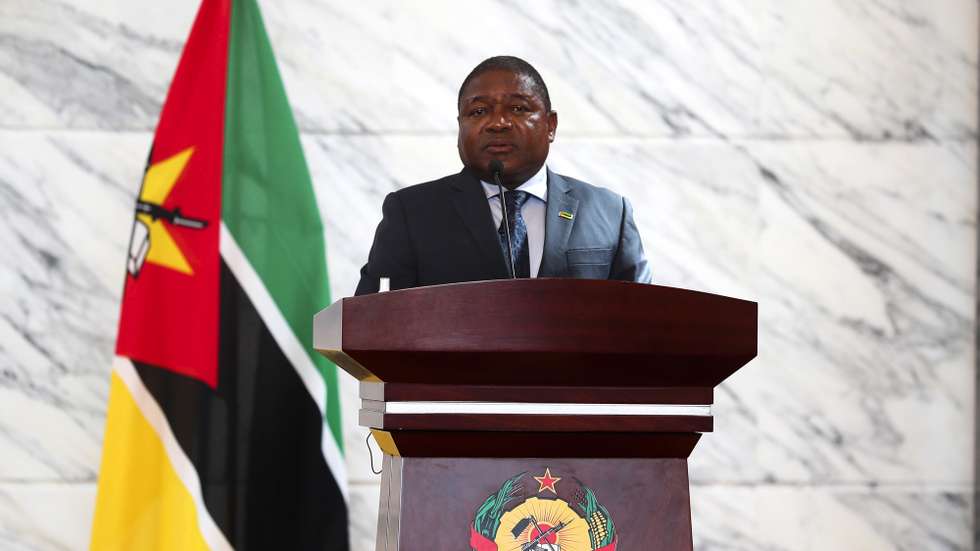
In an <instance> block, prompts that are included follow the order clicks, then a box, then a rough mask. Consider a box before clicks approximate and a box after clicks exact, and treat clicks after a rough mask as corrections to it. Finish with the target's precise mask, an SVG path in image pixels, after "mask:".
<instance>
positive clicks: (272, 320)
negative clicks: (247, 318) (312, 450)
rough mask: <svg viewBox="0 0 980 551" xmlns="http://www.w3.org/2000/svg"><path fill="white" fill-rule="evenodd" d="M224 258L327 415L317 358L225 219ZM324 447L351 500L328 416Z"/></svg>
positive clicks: (322, 411)
mask: <svg viewBox="0 0 980 551" xmlns="http://www.w3.org/2000/svg"><path fill="white" fill-rule="evenodd" d="M221 257H222V258H223V259H224V261H225V264H227V265H228V268H229V269H231V272H232V274H234V276H235V279H237V280H238V283H239V285H241V286H242V289H244V290H245V294H246V295H248V298H249V300H250V301H252V305H253V306H255V310H256V311H257V312H258V313H259V316H260V317H261V318H262V321H264V322H265V325H266V327H268V329H269V332H270V333H272V337H273V338H274V339H275V340H276V343H277V344H278V345H279V348H280V349H281V350H282V352H283V354H285V355H286V359H288V360H289V363H291V364H292V365H293V368H294V369H295V370H296V373H297V374H298V375H299V378H300V379H301V380H302V381H303V385H304V386H306V390H307V392H309V393H310V397H312V398H313V401H314V402H315V403H316V406H317V408H318V409H319V410H320V415H321V416H324V415H325V413H326V411H327V387H326V383H325V382H324V380H323V376H321V375H320V371H319V370H317V368H316V366H315V365H313V360H311V359H310V357H309V355H307V352H306V350H305V349H304V348H303V344H302V343H301V342H299V339H298V338H296V334H295V333H293V329H292V328H291V327H290V326H289V324H288V323H287V322H286V318H285V316H283V315H282V311H281V310H279V306H278V305H277V304H276V302H275V300H274V299H273V298H272V295H270V294H269V290H268V289H266V287H265V283H263V282H262V279H261V278H260V277H259V274H258V273H257V272H256V271H255V268H254V267H253V266H252V263H251V262H249V261H248V258H247V257H246V256H245V253H244V252H243V251H242V249H241V248H240V247H239V246H238V242H237V241H235V237H234V236H233V235H232V234H231V231H229V230H228V226H226V225H225V223H224V222H221ZM309 330H310V332H311V333H312V332H313V318H312V317H311V318H310V328H309ZM320 446H321V448H322V450H323V457H324V459H326V461H327V466H328V467H330V473H331V474H332V475H333V477H334V479H336V481H337V486H338V487H339V488H340V491H341V493H343V495H344V500H345V501H347V500H348V495H347V467H346V465H345V463H344V456H343V455H342V454H341V453H340V447H339V446H338V445H337V442H336V440H334V438H333V432H331V431H330V427H329V426H328V425H327V423H326V419H324V422H323V429H322V431H321V435H320Z"/></svg>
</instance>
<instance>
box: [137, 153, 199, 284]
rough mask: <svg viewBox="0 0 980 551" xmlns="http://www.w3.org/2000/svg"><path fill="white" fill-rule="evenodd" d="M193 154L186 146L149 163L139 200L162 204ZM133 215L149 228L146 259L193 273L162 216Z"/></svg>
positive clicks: (188, 273) (166, 266)
mask: <svg viewBox="0 0 980 551" xmlns="http://www.w3.org/2000/svg"><path fill="white" fill-rule="evenodd" d="M193 154H194V148H193V147H188V148H187V149H185V150H183V151H181V152H180V153H177V154H176V155H173V156H171V157H168V158H166V159H164V160H162V161H160V162H158V163H156V164H155V165H152V166H150V168H149V169H148V170H147V171H146V176H145V177H144V178H143V187H142V188H141V189H140V198H139V200H140V201H142V202H144V203H151V204H154V205H163V202H164V201H166V200H167V196H168V195H170V191H171V190H173V188H174V185H175V184H176V183H177V180H178V179H180V175H181V174H182V173H183V172H184V167H186V166H187V162H188V161H189V160H190V158H191V155H193ZM136 219H137V220H139V221H140V222H142V223H143V224H145V225H146V227H147V229H149V232H150V250H149V251H147V253H146V261H147V262H152V263H154V264H157V265H158V266H163V267H165V268H170V269H172V270H177V271H178V272H182V273H185V274H187V275H191V274H193V273H194V270H192V269H191V265H190V264H189V263H188V262H187V258H185V257H184V253H182V252H181V250H180V247H178V246H177V243H176V242H175V241H174V238H173V237H172V236H171V235H170V232H169V231H168V230H167V227H166V225H165V224H164V221H163V220H161V219H159V218H158V219H156V220H154V219H153V217H152V216H150V215H149V214H146V213H138V214H137V215H136Z"/></svg>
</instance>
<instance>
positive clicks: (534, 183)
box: [480, 165, 548, 203]
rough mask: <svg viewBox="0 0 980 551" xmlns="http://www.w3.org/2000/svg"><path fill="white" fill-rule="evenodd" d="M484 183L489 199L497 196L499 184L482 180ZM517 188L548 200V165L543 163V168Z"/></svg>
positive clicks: (484, 189)
mask: <svg viewBox="0 0 980 551" xmlns="http://www.w3.org/2000/svg"><path fill="white" fill-rule="evenodd" d="M480 183H481V184H483V191H484V192H485V193H486V194H487V199H490V198H491V197H496V196H497V185H496V184H490V183H487V182H484V181H483V180H480ZM516 189H519V190H521V191H526V192H528V193H529V194H531V195H533V196H535V197H537V198H538V199H541V200H542V201H544V202H545V203H547V202H548V165H541V170H539V171H538V172H537V174H535V175H534V176H531V177H530V178H529V179H528V180H527V181H526V182H524V183H523V184H521V185H519V186H517V188H516Z"/></svg>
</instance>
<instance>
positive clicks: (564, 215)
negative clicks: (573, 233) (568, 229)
mask: <svg viewBox="0 0 980 551" xmlns="http://www.w3.org/2000/svg"><path fill="white" fill-rule="evenodd" d="M558 217H559V218H564V219H565V220H571V219H572V218H575V215H574V214H572V213H570V212H568V211H567V210H560V211H558Z"/></svg>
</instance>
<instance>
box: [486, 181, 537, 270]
mask: <svg viewBox="0 0 980 551" xmlns="http://www.w3.org/2000/svg"><path fill="white" fill-rule="evenodd" d="M480 183H481V184H483V191H484V192H486V194H487V201H489V202H490V214H492V215H493V228H494V230H496V229H497V228H499V227H500V221H501V220H502V219H503V217H504V214H503V212H502V211H501V209H500V194H499V193H498V192H497V185H496V184H489V183H487V182H484V181H482V180H481V181H480ZM504 189H505V191H506V188H504ZM515 189H519V190H521V191H526V192H527V193H528V194H530V197H528V199H527V201H525V202H524V206H522V207H521V215H522V216H523V217H524V225H525V226H527V249H528V250H527V252H528V257H529V259H530V261H531V266H530V268H531V277H538V270H539V269H540V268H541V257H542V255H543V254H544V218H545V211H546V210H547V209H546V207H547V203H548V169H547V167H546V166H545V165H542V166H541V170H539V171H538V173H537V174H535V175H534V176H531V178H530V179H528V181H526V182H524V183H523V184H521V185H519V186H517V188H515ZM507 214H508V215H511V216H513V215H512V214H511V213H507Z"/></svg>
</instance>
